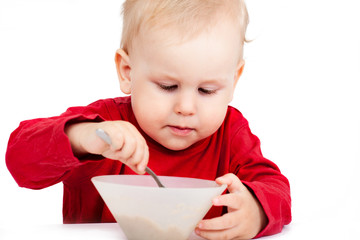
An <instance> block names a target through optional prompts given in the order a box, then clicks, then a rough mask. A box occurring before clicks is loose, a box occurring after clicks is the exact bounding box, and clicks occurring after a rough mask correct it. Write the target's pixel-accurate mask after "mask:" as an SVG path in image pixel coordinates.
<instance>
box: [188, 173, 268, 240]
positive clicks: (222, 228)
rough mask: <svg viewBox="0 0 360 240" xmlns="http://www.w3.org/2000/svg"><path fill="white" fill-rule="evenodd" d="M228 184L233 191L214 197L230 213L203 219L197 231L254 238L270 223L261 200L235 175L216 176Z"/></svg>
mask: <svg viewBox="0 0 360 240" xmlns="http://www.w3.org/2000/svg"><path fill="white" fill-rule="evenodd" d="M216 182H217V183H218V184H227V185H228V190H229V192H230V193H229V194H225V195H221V196H218V197H216V198H214V199H213V205H214V206H227V208H228V213H226V214H224V215H223V216H221V217H217V218H213V219H208V220H201V221H200V222H199V223H198V225H197V228H196V229H195V232H196V233H197V234H198V235H199V236H201V237H203V238H206V239H250V238H253V237H255V236H256V235H257V234H258V233H259V232H260V231H261V230H262V229H263V228H264V227H265V226H266V224H267V218H266V216H265V213H264V210H263V209H262V207H261V205H260V203H259V201H258V200H257V199H256V197H255V196H253V194H251V192H250V191H249V190H248V189H247V188H246V187H245V186H244V184H242V183H241V181H240V180H239V178H238V177H237V176H235V175H234V174H226V175H224V176H222V177H219V178H217V179H216Z"/></svg>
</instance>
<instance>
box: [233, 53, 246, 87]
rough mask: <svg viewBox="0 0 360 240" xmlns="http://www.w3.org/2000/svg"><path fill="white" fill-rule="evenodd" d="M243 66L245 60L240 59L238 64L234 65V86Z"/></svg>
mask: <svg viewBox="0 0 360 240" xmlns="http://www.w3.org/2000/svg"><path fill="white" fill-rule="evenodd" d="M244 66H245V61H244V60H243V59H242V60H240V61H239V63H238V65H237V67H236V72H235V76H234V88H235V87H236V84H237V82H238V81H239V78H240V76H241V74H242V73H243V71H244Z"/></svg>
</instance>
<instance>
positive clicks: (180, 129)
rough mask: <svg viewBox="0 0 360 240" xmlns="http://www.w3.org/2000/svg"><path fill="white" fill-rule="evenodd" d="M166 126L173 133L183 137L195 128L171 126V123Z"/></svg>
mask: <svg viewBox="0 0 360 240" xmlns="http://www.w3.org/2000/svg"><path fill="white" fill-rule="evenodd" d="M168 127H169V129H170V131H171V132H172V133H173V134H175V135H178V136H183V137H184V136H187V135H189V134H191V133H192V132H193V131H194V130H195V129H194V128H189V127H180V126H172V125H169V126H168Z"/></svg>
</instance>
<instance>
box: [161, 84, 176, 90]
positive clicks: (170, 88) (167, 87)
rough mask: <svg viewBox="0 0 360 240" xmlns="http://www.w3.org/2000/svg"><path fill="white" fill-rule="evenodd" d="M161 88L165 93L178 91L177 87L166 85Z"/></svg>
mask: <svg viewBox="0 0 360 240" xmlns="http://www.w3.org/2000/svg"><path fill="white" fill-rule="evenodd" d="M159 87H160V88H161V89H163V90H165V91H174V90H176V89H177V87H178V86H177V85H166V84H159Z"/></svg>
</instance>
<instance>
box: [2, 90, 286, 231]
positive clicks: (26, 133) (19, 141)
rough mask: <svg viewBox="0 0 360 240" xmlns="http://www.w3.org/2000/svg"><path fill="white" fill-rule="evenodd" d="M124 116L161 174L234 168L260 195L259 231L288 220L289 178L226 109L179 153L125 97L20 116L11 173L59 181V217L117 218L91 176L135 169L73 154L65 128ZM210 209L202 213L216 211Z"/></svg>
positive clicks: (9, 157)
mask: <svg viewBox="0 0 360 240" xmlns="http://www.w3.org/2000/svg"><path fill="white" fill-rule="evenodd" d="M104 120H125V121H129V122H131V123H132V124H134V125H135V126H136V127H137V128H138V130H139V131H140V132H141V133H142V134H143V136H144V137H145V139H146V141H147V144H148V146H149V151H150V159H149V164H148V166H149V167H150V168H151V169H152V170H153V171H154V172H156V173H157V174H158V175H164V176H179V177H194V178H201V179H209V180H214V179H215V178H217V177H219V176H222V175H224V174H226V173H234V174H235V175H237V176H238V177H239V178H240V180H241V181H242V182H243V183H244V184H245V185H246V186H247V187H248V188H249V189H250V191H251V192H253V193H254V194H255V196H256V197H257V198H258V200H259V201H260V203H261V205H262V207H263V209H264V211H265V213H266V216H267V218H268V225H267V226H266V228H265V229H264V230H263V231H262V232H261V233H260V234H259V235H258V236H257V237H260V236H264V235H269V234H274V233H278V232H280V231H281V229H282V228H283V225H285V224H288V223H290V221H291V198H290V187H289V182H288V180H287V179H286V177H285V176H283V175H282V174H281V172H280V170H279V169H278V167H277V166H276V165H275V164H274V163H273V162H271V161H269V160H267V159H266V158H264V157H263V156H262V153H261V150H260V141H259V139H258V138H257V137H256V136H255V135H253V134H252V133H251V131H250V129H249V126H248V122H247V120H246V119H245V118H244V117H243V116H242V114H241V113H240V112H239V111H238V110H236V109H235V108H233V107H228V111H227V114H226V117H225V120H224V122H223V124H222V125H221V127H220V128H219V129H218V130H217V131H216V132H215V133H214V134H213V135H211V136H209V137H208V138H206V139H203V140H201V141H199V142H197V143H195V144H194V145H192V146H190V147H189V148H187V149H185V150H182V151H172V150H169V149H166V148H164V147H163V146H162V145H160V144H158V143H157V142H155V141H154V140H152V139H151V138H150V137H148V136H147V135H146V134H145V133H144V132H143V131H142V130H141V129H140V127H139V125H138V124H137V122H136V119H135V116H134V114H133V111H132V108H131V103H130V97H121V98H115V99H105V100H99V101H97V102H94V103H92V104H90V105H88V106H86V107H72V108H69V109H68V110H67V111H66V112H65V113H63V114H62V115H60V116H57V117H51V118H40V119H33V120H28V121H23V122H21V123H20V126H19V127H18V128H17V129H16V130H15V131H14V132H13V133H12V134H11V136H10V139H9V143H8V149H7V153H6V163H7V167H8V169H9V171H10V172H11V174H12V175H13V177H14V179H15V180H16V182H17V183H18V184H19V186H21V187H27V188H32V189H41V188H45V187H48V186H51V185H53V184H56V183H58V182H63V184H64V202H63V219H64V223H85V222H114V221H115V220H114V218H113V217H112V215H111V214H110V212H109V210H108V209H107V207H106V205H105V204H104V202H103V200H102V199H101V197H100V195H99V194H98V192H97V190H96V189H95V187H94V186H93V184H92V182H91V181H90V179H91V178H92V177H94V176H97V175H108V174H134V172H132V170H130V169H129V168H128V167H126V166H125V165H124V164H122V163H121V162H119V161H114V160H110V159H104V158H103V157H102V156H96V155H88V156H85V157H83V158H81V159H78V158H76V157H75V156H74V155H73V152H72V150H71V146H70V143H69V140H68V138H67V136H66V134H65V132H64V128H65V125H66V124H70V123H75V122H81V121H104ZM222 210H223V209H221V208H219V207H217V208H212V209H211V210H210V211H209V213H208V214H207V216H206V218H212V217H215V216H220V215H221V214H222Z"/></svg>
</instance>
